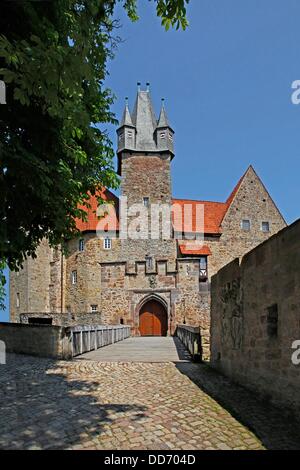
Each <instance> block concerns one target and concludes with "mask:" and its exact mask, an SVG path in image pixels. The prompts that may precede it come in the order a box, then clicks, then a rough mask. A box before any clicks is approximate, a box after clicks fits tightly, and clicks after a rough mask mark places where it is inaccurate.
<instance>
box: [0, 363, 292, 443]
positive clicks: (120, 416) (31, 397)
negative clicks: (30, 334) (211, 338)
mask: <svg viewBox="0 0 300 470" xmlns="http://www.w3.org/2000/svg"><path fill="white" fill-rule="evenodd" d="M197 381H198V384H196V383H195V382H197ZM203 381H204V382H205V383H206V386H208V388H209V386H211V387H213V388H214V390H217V389H218V388H220V390H221V387H223V386H224V387H225V392H224V393H225V395H226V394H227V395H228V394H229V395H234V393H236V394H238V396H239V400H243V401H244V405H245V406H246V404H247V400H249V403H250V405H251V416H252V417H253V414H254V415H255V414H256V411H258V412H259V413H264V409H263V408H257V410H256V409H255V405H254V404H253V400H252V401H251V398H250V397H249V395H248V392H245V391H243V389H239V388H237V387H234V386H232V385H230V384H228V383H227V385H226V383H224V381H223V379H222V377H221V376H219V375H218V374H215V373H214V372H211V371H210V369H208V368H207V367H206V366H202V365H196V364H189V363H180V364H177V365H176V364H173V363H155V364H154V363H100V362H96V361H87V360H77V361H73V362H64V361H52V360H48V359H40V358H32V357H28V356H21V355H19V356H15V355H8V363H7V365H0V396H1V405H0V406H1V409H0V423H1V425H0V448H1V449H158V450H163V449H165V450H168V449H177V450H179V449H184V450H189V449H262V448H263V447H264V441H266V442H267V443H268V446H269V448H271V447H272V446H273V447H278V448H280V443H282V446H283V447H284V448H286V446H287V445H288V446H289V447H291V448H295V447H296V448H297V443H299V442H300V441H299V440H297V436H296V437H295V429H294V431H293V428H289V427H286V428H285V430H284V433H283V426H282V416H281V413H280V412H278V411H277V410H273V409H271V410H269V409H268V410H267V411H266V413H264V414H263V420H262V421H259V422H257V427H258V429H257V431H256V429H255V422H254V421H255V420H254V421H253V420H252V424H253V426H254V432H255V434H261V435H262V438H258V437H256V436H255V434H254V433H252V432H251V431H249V429H248V428H247V427H245V426H244V425H243V424H242V423H241V422H240V421H239V419H235V418H234V417H233V416H232V415H231V414H230V413H229V412H228V411H227V410H226V406H225V405H224V403H223V406H221V405H219V404H218V402H217V401H215V400H214V399H213V398H211V397H210V396H209V395H208V394H207V393H205V392H204V391H203V387H202V382H203ZM225 398H226V397H225ZM225 398H224V397H223V402H224V400H225ZM218 401H219V400H218ZM225 401H226V400H225ZM254 402H255V400H254ZM240 411H241V410H240ZM270 417H271V418H270ZM248 419H249V416H248ZM270 419H271V425H272V428H273V426H274V423H275V424H276V422H277V425H278V433H277V441H276V436H275V437H274V436H273V438H272V439H271V441H268V440H267V439H266V435H267V434H268V422H269V420H270ZM276 420H277V421H276ZM250 421H251V419H250ZM290 425H291V424H290ZM274 432H275V434H276V430H275V431H274V430H273V434H274ZM264 433H265V434H264ZM282 433H283V434H282ZM287 443H288V444H287ZM299 447H300V446H299Z"/></svg>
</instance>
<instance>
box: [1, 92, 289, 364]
mask: <svg viewBox="0 0 300 470" xmlns="http://www.w3.org/2000/svg"><path fill="white" fill-rule="evenodd" d="M117 132H118V152H117V153H118V171H119V173H120V175H121V180H122V184H121V195H122V196H126V197H127V204H128V207H129V208H132V205H133V204H144V205H145V207H147V206H148V205H149V206H151V207H152V205H153V204H164V207H166V208H169V210H171V209H174V207H175V206H176V207H177V209H178V208H179V211H181V210H182V211H183V213H184V208H185V207H186V206H189V208H190V209H191V217H190V220H187V219H188V218H187V217H185V216H183V217H179V218H178V217H177V216H176V217H175V215H174V214H173V216H172V219H171V220H170V233H169V236H166V233H164V232H163V231H162V230H161V226H160V219H158V220H156V222H155V223H154V225H156V226H159V232H158V233H159V236H158V238H156V239H151V238H150V237H149V236H148V235H149V231H150V228H151V220H152V219H150V215H149V214H150V212H148V215H147V220H148V227H146V229H145V228H144V229H142V230H141V231H140V237H139V239H130V238H129V239H128V238H127V239H124V238H122V237H120V227H121V226H122V224H123V222H124V217H123V218H122V210H123V209H120V207H119V200H118V198H117V197H116V196H115V195H113V194H112V193H111V192H110V191H108V190H106V189H105V188H104V189H103V191H102V192H101V193H99V194H100V195H101V196H102V197H103V198H104V199H106V200H107V202H112V203H113V204H114V207H115V209H116V211H115V216H113V217H112V218H111V217H110V218H109V217H108V216H107V217H104V218H103V219H102V225H101V226H102V227H103V226H104V225H105V223H106V221H107V226H108V229H106V232H103V231H102V232H101V234H99V231H97V230H98V224H99V220H98V219H97V216H96V215H95V211H96V209H97V199H96V198H95V197H91V208H90V209H88V211H87V212H88V220H87V221H86V222H83V221H77V226H78V229H79V230H80V236H79V237H78V238H76V239H74V240H72V241H70V242H69V243H68V247H67V254H66V255H62V254H61V252H60V250H59V249H56V250H54V249H50V248H49V246H48V245H47V243H46V242H43V243H42V244H41V246H40V248H39V251H38V256H37V259H35V260H31V259H28V260H27V261H26V262H25V263H24V269H23V270H22V271H21V272H20V273H11V279H10V315H11V321H13V322H18V321H25V322H26V321H28V315H30V316H35V315H36V316H37V317H38V316H39V317H40V316H41V312H44V313H45V315H47V316H49V315H50V316H51V315H53V321H55V323H56V324H58V323H59V320H58V318H59V314H62V317H61V318H62V319H63V318H66V315H68V314H71V316H72V322H73V324H74V323H76V322H78V323H83V320H84V318H86V321H85V323H89V321H90V317H89V316H88V315H89V314H95V313H96V314H99V318H101V322H103V323H109V324H118V323H124V324H128V325H130V326H131V328H132V333H133V334H135V335H139V334H141V325H140V310H141V308H142V307H143V306H144V305H146V304H147V302H148V301H150V300H151V301H152V304H153V302H156V303H157V304H159V305H160V306H161V307H162V308H163V309H164V312H165V315H166V317H167V322H168V334H173V333H174V331H175V329H176V325H178V324H182V323H185V324H189V325H192V326H200V328H201V333H202V340H203V347H204V352H205V354H206V356H207V355H208V350H209V347H208V343H209V327H210V278H211V276H212V275H214V274H215V273H217V272H218V270H219V269H220V268H221V267H222V266H224V265H226V264H227V263H228V262H230V261H231V260H232V259H234V258H236V257H238V256H242V255H243V254H245V253H246V252H247V251H249V250H250V249H252V248H254V247H255V246H257V245H259V244H260V243H261V242H263V241H265V240H266V239H268V238H269V237H270V236H272V235H273V234H275V233H277V232H278V231H279V230H281V229H282V228H284V227H285V226H286V224H285V221H284V219H283V217H282V216H281V214H280V212H279V210H278V209H277V207H276V205H275V204H274V202H273V200H272V199H271V197H270V195H269V194H268V192H267V190H266V188H265V187H264V185H263V183H262V182H261V180H260V178H259V177H258V176H257V174H256V173H255V171H254V169H253V168H252V167H251V166H250V167H249V168H248V170H247V171H246V173H245V174H244V175H243V177H242V178H241V179H240V181H239V182H238V184H237V186H236V187H235V189H234V190H233V192H232V193H231V195H230V196H229V198H228V199H227V201H225V202H207V201H201V200H199V201H190V200H185V199H174V198H173V197H172V189H171V164H172V161H173V158H174V142H173V135H174V132H173V130H172V128H171V127H170V125H169V122H168V119H167V115H166V111H165V108H164V105H163V106H162V110H161V113H160V117H159V119H158V120H156V117H155V114H154V111H153V106H152V102H151V98H150V93H149V91H138V94H137V100H136V105H135V108H134V110H133V112H132V113H130V111H129V108H128V106H127V105H126V107H125V111H124V116H123V119H122V122H121V125H120V128H119V129H118V131H117ZM199 207H200V208H202V209H203V210H204V224H203V225H202V227H201V228H200V229H199V228H198V227H196V226H195V224H194V218H195V213H196V212H197V208H199ZM160 217H162V216H160ZM134 219H135V214H134V212H130V213H129V215H128V218H127V223H128V225H129V224H130V223H131V222H134ZM152 223H153V220H152ZM180 232H184V234H185V236H184V237H183V238H182V237H180ZM191 234H192V235H193V236H198V235H202V236H203V243H202V245H201V246H200V247H199V245H197V244H196V243H195V245H193V242H192V243H191V242H187V240H186V238H187V236H190V235H191ZM106 238H108V239H109V241H108V242H107V243H106V240H105V239H106ZM84 312H86V314H87V315H86V317H84Z"/></svg>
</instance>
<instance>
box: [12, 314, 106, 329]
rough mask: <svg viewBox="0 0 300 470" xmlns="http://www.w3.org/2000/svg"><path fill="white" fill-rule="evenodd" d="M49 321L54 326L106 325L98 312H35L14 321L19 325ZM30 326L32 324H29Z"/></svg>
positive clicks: (20, 316)
mask: <svg viewBox="0 0 300 470" xmlns="http://www.w3.org/2000/svg"><path fill="white" fill-rule="evenodd" d="M31 318H32V319H35V320H37V319H40V318H41V319H44V320H51V322H52V323H51V324H52V325H56V326H76V325H102V324H106V322H105V319H103V318H102V315H101V313H100V312H97V313H89V312H76V313H74V312H57V313H55V312H35V313H21V314H20V315H19V317H17V318H16V321H17V322H19V323H27V324H28V323H30V319H31ZM31 324H32V323H31Z"/></svg>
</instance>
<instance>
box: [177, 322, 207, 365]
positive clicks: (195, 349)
mask: <svg viewBox="0 0 300 470" xmlns="http://www.w3.org/2000/svg"><path fill="white" fill-rule="evenodd" d="M175 334H176V336H177V337H178V338H179V339H180V341H181V342H182V344H184V346H185V347H186V348H187V350H188V351H189V353H190V354H191V356H192V358H193V360H194V361H201V359H202V345H201V333H200V327H194V326H188V325H177V328H176V332H175Z"/></svg>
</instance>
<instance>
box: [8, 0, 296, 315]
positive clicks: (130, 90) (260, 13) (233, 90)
mask: <svg viewBox="0 0 300 470" xmlns="http://www.w3.org/2000/svg"><path fill="white" fill-rule="evenodd" d="M139 14H140V20H139V21H138V22H137V23H131V22H130V21H129V20H128V19H127V18H126V16H125V15H124V13H123V10H122V8H121V6H119V7H118V8H117V11H116V17H118V18H120V22H121V25H122V27H121V28H120V29H118V31H117V34H118V35H119V36H120V37H121V38H122V43H121V44H120V45H119V47H118V50H117V51H116V56H115V58H114V60H113V61H111V62H110V63H109V71H110V75H109V77H108V78H107V86H109V87H110V88H111V89H112V90H113V91H114V93H115V94H116V97H117V99H116V102H115V104H114V106H113V110H114V111H115V113H116V115H117V117H120V114H121V112H122V110H123V106H124V98H125V96H128V97H129V103H130V105H131V108H132V107H133V104H134V99H135V95H136V83H137V81H141V82H142V84H143V85H144V84H145V83H146V82H147V81H149V82H150V83H151V92H152V98H153V101H154V104H155V108H156V112H157V113H158V112H159V107H160V99H161V98H162V97H164V98H165V100H166V108H167V111H168V114H169V119H170V121H171V124H172V126H173V128H174V129H175V132H176V135H175V150H176V156H175V158H174V160H173V163H172V177H173V195H174V196H175V197H178V198H190V199H206V200H216V201H224V200H225V199H226V198H227V197H228V195H229V193H230V192H231V190H232V189H233V187H234V185H235V184H236V182H237V181H238V179H239V178H240V176H241V175H242V174H243V173H244V171H245V170H246V168H247V167H248V165H249V164H250V163H251V164H252V165H253V166H254V168H255V169H256V171H257V172H258V174H259V175H260V176H261V178H262V180H263V181H264V183H265V184H266V186H267V188H268V189H269V191H270V193H271V195H272V197H273V198H274V199H275V201H276V203H277V204H278V206H279V208H280V210H281V211H282V213H283V215H284V216H285V218H286V220H287V221H288V222H292V221H294V220H295V219H297V218H299V217H300V210H299V200H300V185H299V174H300V158H299V156H300V146H299V139H300V105H299V106H295V105H293V104H292V102H291V93H292V90H291V84H292V82H293V81H294V80H297V79H300V55H299V44H300V28H299V17H300V2H299V0H263V1H262V0H243V1H241V0H191V3H190V6H189V7H188V17H189V20H190V26H189V28H188V29H187V30H186V31H185V32H182V31H168V32H165V31H164V30H163V28H162V27H161V25H160V21H159V19H157V17H156V16H155V9H154V2H148V1H147V0H139ZM109 131H110V133H111V137H112V139H113V141H114V143H116V139H115V129H113V128H110V129H109ZM1 317H2V319H3V314H1ZM4 318H5V319H7V318H8V316H7V312H6V313H5V314H4Z"/></svg>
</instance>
